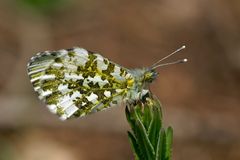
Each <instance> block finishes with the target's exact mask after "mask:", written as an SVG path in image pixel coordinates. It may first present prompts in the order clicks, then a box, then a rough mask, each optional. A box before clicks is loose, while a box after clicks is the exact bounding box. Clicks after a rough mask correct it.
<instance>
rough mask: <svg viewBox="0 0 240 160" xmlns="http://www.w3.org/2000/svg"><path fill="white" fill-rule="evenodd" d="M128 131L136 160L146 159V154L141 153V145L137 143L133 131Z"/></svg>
mask: <svg viewBox="0 0 240 160" xmlns="http://www.w3.org/2000/svg"><path fill="white" fill-rule="evenodd" d="M127 133H128V138H129V141H130V144H131V147H132V149H133V150H134V157H135V159H136V160H142V159H144V156H143V155H142V154H141V151H140V150H139V146H138V144H137V141H136V139H135V137H134V136H133V134H132V133H131V132H127Z"/></svg>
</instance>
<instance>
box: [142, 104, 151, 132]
mask: <svg viewBox="0 0 240 160" xmlns="http://www.w3.org/2000/svg"><path fill="white" fill-rule="evenodd" d="M150 107H151V106H144V110H143V120H142V121H143V124H144V127H145V128H146V129H148V128H149V126H150V124H151V123H152V120H153V112H152V110H151V108H150Z"/></svg>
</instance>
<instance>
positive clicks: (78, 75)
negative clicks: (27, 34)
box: [28, 47, 157, 120]
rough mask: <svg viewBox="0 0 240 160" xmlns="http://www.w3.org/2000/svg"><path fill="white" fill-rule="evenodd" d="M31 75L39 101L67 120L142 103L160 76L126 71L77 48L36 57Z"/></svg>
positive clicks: (143, 70)
mask: <svg viewBox="0 0 240 160" xmlns="http://www.w3.org/2000/svg"><path fill="white" fill-rule="evenodd" d="M28 75H29V77H30V81H31V83H32V84H33V87H34V90H35V91H36V92H37V93H38V95H39V98H40V99H41V100H43V101H44V102H45V103H46V105H47V107H48V108H49V110H50V111H51V112H53V113H55V114H57V115H59V116H60V118H61V119H63V120H65V119H68V118H70V117H82V116H85V115H88V114H90V113H93V112H97V111H101V110H104V109H106V108H109V107H112V106H115V105H117V104H120V103H121V102H126V103H133V102H134V101H136V100H141V98H142V97H143V96H144V95H146V94H147V93H149V90H148V84H149V83H151V82H152V81H153V80H154V79H155V78H156V75H157V73H156V72H155V71H154V70H152V69H149V68H143V69H132V70H130V69H126V68H124V67H121V66H120V65H118V64H116V63H113V62H111V61H109V60H108V59H106V58H104V57H102V56H101V55H100V54H98V53H94V52H90V51H87V50H85V49H83V48H79V47H75V48H72V49H67V50H65V49H63V50H59V51H45V52H40V53H38V54H36V56H34V57H32V58H31V60H30V62H29V63H28Z"/></svg>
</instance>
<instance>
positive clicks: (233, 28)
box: [0, 0, 240, 160]
mask: <svg viewBox="0 0 240 160" xmlns="http://www.w3.org/2000/svg"><path fill="white" fill-rule="evenodd" d="M183 44H185V45H187V49H186V50H184V51H183V52H181V54H178V55H175V57H172V58H171V59H169V61H171V60H173V59H178V58H185V57H187V58H188V59H189V63H187V64H184V65H175V66H171V67H164V68H161V69H159V72H160V75H159V78H158V79H157V80H156V81H155V82H154V83H153V84H152V87H151V88H152V90H153V92H154V93H155V94H156V95H157V96H158V97H159V98H160V100H161V102H162V104H163V114H164V123H165V125H166V126H167V125H171V126H173V128H174V148H173V159H174V160H190V159H195V160H215V159H216V160H226V159H231V160H239V159H240V124H239V123H240V116H239V114H240V92H239V90H240V1H239V0H232V1H228V0H182V1H179V0H151V1H144V0H131V1H128V0H119V1H117V0H101V1H99V0H88V1H86V0H85V1H84V0H69V1H66V0H65V1H64V0H51V1H48V0H0V76H1V78H0V160H110V159H111V160H112V159H114V160H126V159H133V156H132V152H131V149H130V146H129V144H128V139H127V134H126V131H127V130H129V126H128V124H127V122H126V120H125V114H124V106H120V107H116V108H112V109H109V110H107V111H103V112H100V113H96V114H93V115H90V116H87V117H85V118H81V119H76V120H70V121H66V122H61V121H60V120H58V118H57V117H56V116H55V115H52V114H51V113H49V112H48V110H47V109H46V108H45V107H44V104H43V103H41V102H40V101H39V100H38V99H37V96H36V94H35V93H34V91H33V88H32V86H31V84H30V81H29V79H28V76H27V73H26V64H27V61H28V60H29V58H30V57H31V56H33V55H34V53H36V52H39V51H44V50H57V49H62V48H70V47H72V46H81V47H84V48H86V49H89V50H92V51H97V52H100V53H102V55H104V56H105V57H107V58H109V59H111V60H112V61H114V62H116V63H119V64H121V65H123V66H125V67H128V68H135V67H142V66H149V65H151V64H152V63H153V62H155V61H156V60H158V59H159V58H161V57H163V56H165V55H167V54H168V53H170V52H172V51H173V50H175V49H177V48H178V47H180V46H181V45H183Z"/></svg>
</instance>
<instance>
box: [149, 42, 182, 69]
mask: <svg viewBox="0 0 240 160" xmlns="http://www.w3.org/2000/svg"><path fill="white" fill-rule="evenodd" d="M185 48H186V46H185V45H183V46H182V47H180V48H178V49H177V50H175V51H174V52H172V53H170V54H169V55H167V56H165V57H163V58H162V59H160V60H158V61H157V62H156V63H154V64H153V65H152V66H151V68H156V66H158V65H157V64H159V63H160V62H162V61H163V60H165V59H167V58H169V57H171V56H172V55H174V54H175V53H178V52H180V51H181V50H183V49H185Z"/></svg>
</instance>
